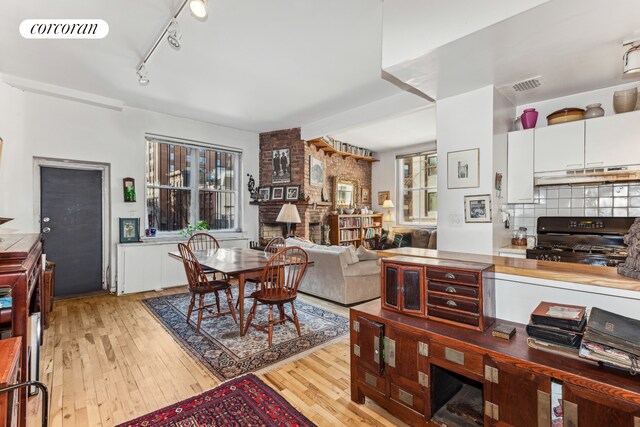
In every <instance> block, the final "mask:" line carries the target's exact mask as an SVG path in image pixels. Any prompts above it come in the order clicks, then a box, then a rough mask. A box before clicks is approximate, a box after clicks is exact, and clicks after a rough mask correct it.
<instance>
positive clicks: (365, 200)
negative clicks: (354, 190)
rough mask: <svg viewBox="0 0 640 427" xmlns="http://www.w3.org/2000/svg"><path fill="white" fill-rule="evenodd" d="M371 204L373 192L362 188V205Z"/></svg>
mask: <svg viewBox="0 0 640 427" xmlns="http://www.w3.org/2000/svg"><path fill="white" fill-rule="evenodd" d="M370 202H371V191H369V189H368V188H366V187H362V189H361V190H360V203H362V204H365V205H367V204H369V203H370Z"/></svg>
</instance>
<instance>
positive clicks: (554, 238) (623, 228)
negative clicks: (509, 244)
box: [527, 216, 635, 267]
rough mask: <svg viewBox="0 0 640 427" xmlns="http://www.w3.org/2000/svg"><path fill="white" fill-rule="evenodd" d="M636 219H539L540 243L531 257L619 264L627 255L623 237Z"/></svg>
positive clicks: (528, 252)
mask: <svg viewBox="0 0 640 427" xmlns="http://www.w3.org/2000/svg"><path fill="white" fill-rule="evenodd" d="M634 221H635V218H613V217H566V216H562V217H550V216H543V217H540V218H538V243H537V245H536V246H535V247H534V248H533V249H527V258H529V259H539V260H545V261H559V262H576V263H580V264H591V265H603V266H608V267H616V266H617V265H618V264H622V263H624V261H625V259H626V257H627V245H625V244H624V241H623V238H624V235H625V234H627V232H628V231H629V228H630V227H631V225H633V222H634Z"/></svg>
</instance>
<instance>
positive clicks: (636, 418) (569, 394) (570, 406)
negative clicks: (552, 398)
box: [562, 384, 640, 427]
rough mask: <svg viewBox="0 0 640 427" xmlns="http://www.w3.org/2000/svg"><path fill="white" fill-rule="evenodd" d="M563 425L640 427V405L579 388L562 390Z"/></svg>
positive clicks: (572, 386)
mask: <svg viewBox="0 0 640 427" xmlns="http://www.w3.org/2000/svg"><path fill="white" fill-rule="evenodd" d="M562 405H563V413H564V425H565V426H567V427H601V426H616V427H638V426H640V403H637V402H636V403H632V402H628V401H625V400H621V399H620V398H619V397H618V396H615V397H614V396H612V395H610V394H609V395H608V394H604V393H600V392H597V391H594V390H589V389H587V388H585V387H581V386H579V385H572V384H565V385H564V386H563V388H562Z"/></svg>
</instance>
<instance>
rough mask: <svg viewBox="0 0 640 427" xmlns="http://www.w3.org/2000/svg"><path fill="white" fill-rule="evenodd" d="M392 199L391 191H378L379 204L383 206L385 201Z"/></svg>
mask: <svg viewBox="0 0 640 427" xmlns="http://www.w3.org/2000/svg"><path fill="white" fill-rule="evenodd" d="M390 198H391V192H390V191H378V204H379V205H380V206H382V204H383V203H384V201H385V200H389V199H390Z"/></svg>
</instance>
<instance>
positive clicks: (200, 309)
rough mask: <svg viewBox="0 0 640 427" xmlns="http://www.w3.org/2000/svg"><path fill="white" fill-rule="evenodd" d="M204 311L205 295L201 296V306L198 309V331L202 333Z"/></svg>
mask: <svg viewBox="0 0 640 427" xmlns="http://www.w3.org/2000/svg"><path fill="white" fill-rule="evenodd" d="M203 311H204V295H203V294H200V305H199V308H198V326H196V331H197V332H200V324H201V323H202V312H203Z"/></svg>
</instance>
